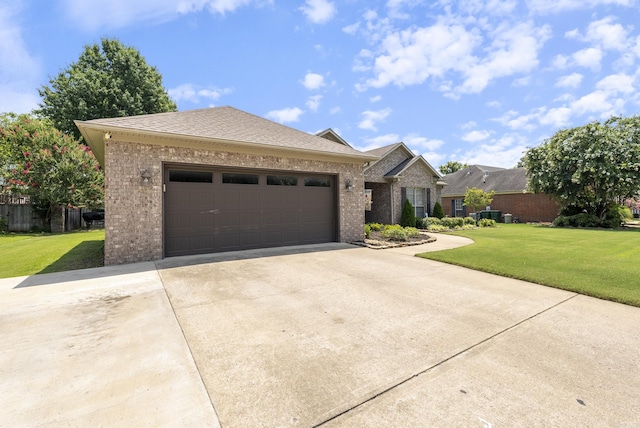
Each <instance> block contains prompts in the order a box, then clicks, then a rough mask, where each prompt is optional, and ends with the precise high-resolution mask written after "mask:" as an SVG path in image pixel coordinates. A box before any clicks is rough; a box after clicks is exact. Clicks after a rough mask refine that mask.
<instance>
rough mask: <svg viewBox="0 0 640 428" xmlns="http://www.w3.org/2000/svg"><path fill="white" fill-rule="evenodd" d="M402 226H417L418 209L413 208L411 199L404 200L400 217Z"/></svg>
mask: <svg viewBox="0 0 640 428" xmlns="http://www.w3.org/2000/svg"><path fill="white" fill-rule="evenodd" d="M400 226H402V227H416V210H415V209H414V208H413V205H412V204H411V202H409V199H405V200H404V205H403V206H402V217H401V218H400Z"/></svg>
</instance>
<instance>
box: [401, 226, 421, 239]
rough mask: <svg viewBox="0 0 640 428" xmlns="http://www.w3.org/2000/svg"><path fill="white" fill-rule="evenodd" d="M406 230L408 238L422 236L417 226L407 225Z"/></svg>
mask: <svg viewBox="0 0 640 428" xmlns="http://www.w3.org/2000/svg"><path fill="white" fill-rule="evenodd" d="M404 231H405V233H406V234H407V238H417V237H418V236H420V231H419V230H418V229H416V228H415V227H405V228H404Z"/></svg>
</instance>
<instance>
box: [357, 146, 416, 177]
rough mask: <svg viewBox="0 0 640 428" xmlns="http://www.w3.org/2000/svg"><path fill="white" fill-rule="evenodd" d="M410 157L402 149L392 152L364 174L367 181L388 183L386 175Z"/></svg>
mask: <svg viewBox="0 0 640 428" xmlns="http://www.w3.org/2000/svg"><path fill="white" fill-rule="evenodd" d="M409 157H410V156H408V155H407V154H406V153H405V151H404V150H403V149H402V148H398V149H396V150H394V151H392V152H391V153H389V154H388V155H386V156H385V157H384V158H382V159H380V160H379V161H377V162H376V163H375V164H373V165H372V166H371V167H370V168H368V169H367V170H366V171H365V172H364V179H365V181H369V182H372V183H386V182H387V180H386V179H385V178H384V175H385V174H386V173H388V172H389V171H391V170H392V169H393V168H395V167H396V166H398V165H400V164H401V163H402V162H403V161H405V160H407V159H409Z"/></svg>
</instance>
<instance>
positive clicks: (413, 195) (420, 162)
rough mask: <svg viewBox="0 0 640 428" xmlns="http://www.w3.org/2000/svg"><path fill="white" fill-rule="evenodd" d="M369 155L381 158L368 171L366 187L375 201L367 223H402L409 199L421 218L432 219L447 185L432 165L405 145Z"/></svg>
mask: <svg viewBox="0 0 640 428" xmlns="http://www.w3.org/2000/svg"><path fill="white" fill-rule="evenodd" d="M367 153H368V154H370V155H373V156H376V157H379V158H380V159H378V160H375V161H372V162H370V163H369V165H367V166H366V167H365V170H364V181H365V183H364V187H365V189H367V190H370V191H371V201H372V202H371V209H370V210H367V211H365V219H366V221H367V223H383V224H395V223H400V218H401V217H402V205H403V204H404V201H405V199H409V201H410V202H411V204H412V205H413V206H414V209H415V213H416V216H417V217H424V216H425V214H428V215H431V212H432V210H433V206H434V205H435V203H436V202H437V201H438V200H439V199H440V192H441V191H442V187H443V186H444V184H445V183H443V182H442V181H440V180H441V179H442V175H441V174H440V173H439V172H438V171H437V170H436V169H435V168H433V167H432V166H431V165H430V164H429V162H427V161H426V160H425V159H424V158H423V157H422V156H416V155H415V154H413V152H412V151H411V150H410V149H409V148H408V147H407V146H406V145H405V144H404V143H396V144H391V145H389V146H385V147H380V148H379V149H374V150H370V151H368V152H367ZM365 191H366V190H365Z"/></svg>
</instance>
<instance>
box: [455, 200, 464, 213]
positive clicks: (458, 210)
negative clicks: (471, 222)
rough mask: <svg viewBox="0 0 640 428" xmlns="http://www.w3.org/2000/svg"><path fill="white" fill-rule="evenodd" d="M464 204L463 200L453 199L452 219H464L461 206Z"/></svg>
mask: <svg viewBox="0 0 640 428" xmlns="http://www.w3.org/2000/svg"><path fill="white" fill-rule="evenodd" d="M463 202H464V199H454V201H453V203H454V212H453V216H454V217H464V211H465V209H464V205H462V203H463Z"/></svg>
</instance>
